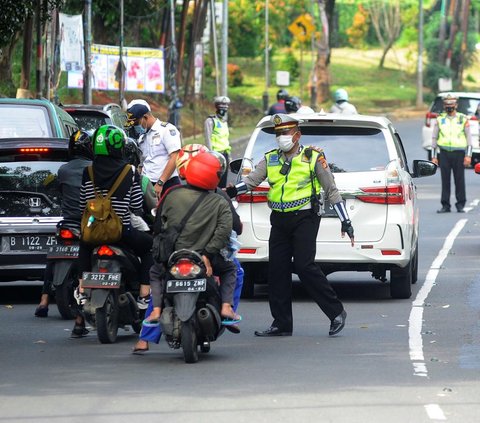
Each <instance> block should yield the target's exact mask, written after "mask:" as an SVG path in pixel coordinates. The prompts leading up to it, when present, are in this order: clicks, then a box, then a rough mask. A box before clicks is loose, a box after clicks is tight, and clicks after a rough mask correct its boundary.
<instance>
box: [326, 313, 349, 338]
mask: <svg viewBox="0 0 480 423" xmlns="http://www.w3.org/2000/svg"><path fill="white" fill-rule="evenodd" d="M346 318H347V312H346V311H345V310H343V311H342V312H341V313H340V314H339V315H338V316H337V317H335V319H333V320H332V323H331V324H330V332H328V334H329V335H330V336H333V335H336V334H337V333H339V332H340V331H341V330H342V329H343V328H344V326H345V319H346Z"/></svg>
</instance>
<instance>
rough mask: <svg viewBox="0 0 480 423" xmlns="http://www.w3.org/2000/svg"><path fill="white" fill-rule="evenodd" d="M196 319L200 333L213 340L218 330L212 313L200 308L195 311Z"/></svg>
mask: <svg viewBox="0 0 480 423" xmlns="http://www.w3.org/2000/svg"><path fill="white" fill-rule="evenodd" d="M197 319H198V324H199V325H200V328H201V330H202V333H203V334H204V335H205V336H206V337H208V338H212V339H214V338H215V334H216V333H217V329H218V328H217V325H216V322H215V318H214V316H213V314H212V312H211V311H210V310H209V309H208V308H206V307H202V308H201V309H199V310H198V311H197Z"/></svg>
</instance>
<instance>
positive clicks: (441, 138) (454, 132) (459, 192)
mask: <svg viewBox="0 0 480 423" xmlns="http://www.w3.org/2000/svg"><path fill="white" fill-rule="evenodd" d="M443 108H444V110H445V112H444V113H440V115H439V116H437V119H436V120H434V121H433V122H434V125H433V131H432V162H433V163H435V164H437V165H438V164H439V162H440V173H441V175H442V197H441V203H442V208H441V209H440V210H437V213H449V212H450V182H451V176H450V175H451V173H452V172H453V179H454V181H455V197H456V200H457V202H456V203H455V207H456V208H457V211H458V212H459V213H463V212H464V207H465V203H466V201H467V196H466V193H465V167H468V166H470V163H471V161H472V137H471V134H470V125H469V122H468V117H467V116H466V115H464V114H463V113H459V112H457V99H456V98H455V97H454V96H452V95H451V94H447V96H446V97H445V98H444V99H443ZM437 147H438V148H439V150H440V152H439V153H438V157H437Z"/></svg>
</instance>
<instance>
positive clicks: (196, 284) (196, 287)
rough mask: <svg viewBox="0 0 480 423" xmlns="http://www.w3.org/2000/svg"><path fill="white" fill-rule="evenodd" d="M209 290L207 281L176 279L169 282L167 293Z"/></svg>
mask: <svg viewBox="0 0 480 423" xmlns="http://www.w3.org/2000/svg"><path fill="white" fill-rule="evenodd" d="M206 290H207V280H206V279H189V280H180V279H174V280H170V281H167V293H169V294H170V293H175V292H203V291H206Z"/></svg>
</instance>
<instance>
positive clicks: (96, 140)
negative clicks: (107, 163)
mask: <svg viewBox="0 0 480 423" xmlns="http://www.w3.org/2000/svg"><path fill="white" fill-rule="evenodd" d="M126 142H127V135H126V134H125V132H124V131H123V129H120V128H119V127H117V126H114V125H102V126H100V127H99V128H98V129H97V130H96V131H95V133H94V134H93V155H94V156H110V157H115V158H119V159H120V158H122V157H123V149H124V147H125V144H126Z"/></svg>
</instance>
